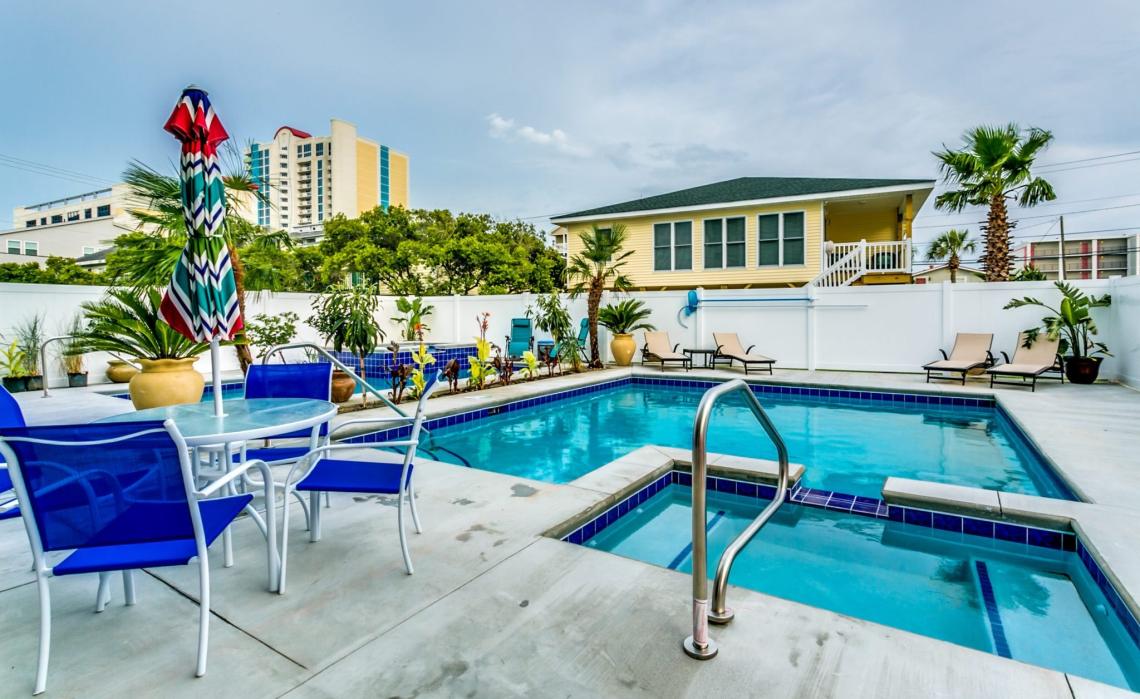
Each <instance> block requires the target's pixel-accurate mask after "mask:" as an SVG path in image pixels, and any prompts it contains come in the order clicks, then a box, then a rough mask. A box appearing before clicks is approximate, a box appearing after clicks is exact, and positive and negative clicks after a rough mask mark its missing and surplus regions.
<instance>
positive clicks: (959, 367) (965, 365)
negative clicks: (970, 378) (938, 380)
mask: <svg viewBox="0 0 1140 699" xmlns="http://www.w3.org/2000/svg"><path fill="white" fill-rule="evenodd" d="M985 363H986V362H985V360H982V361H980V362H967V361H961V362H959V361H955V360H953V359H939V360H938V361H937V362H931V363H929V364H925V365H923V367H922V368H923V369H931V370H942V371H969V370H970V369H975V368H977V367H980V366H982V365H984V364H985Z"/></svg>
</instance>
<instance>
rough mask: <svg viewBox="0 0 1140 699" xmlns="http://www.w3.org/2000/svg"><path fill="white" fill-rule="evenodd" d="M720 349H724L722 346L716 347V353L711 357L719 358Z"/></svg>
mask: <svg viewBox="0 0 1140 699" xmlns="http://www.w3.org/2000/svg"><path fill="white" fill-rule="evenodd" d="M721 347H724V345H717V346H716V351H715V352H714V353H713V356H714V357H719V356H721V354H720V348H721Z"/></svg>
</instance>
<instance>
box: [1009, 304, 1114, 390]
mask: <svg viewBox="0 0 1140 699" xmlns="http://www.w3.org/2000/svg"><path fill="white" fill-rule="evenodd" d="M1055 284H1056V287H1057V289H1059V290H1060V292H1061V304H1060V306H1058V307H1057V308H1054V307H1052V306H1050V305H1048V304H1046V303H1043V302H1041V301H1039V300H1038V299H1035V298H1031V297H1029V296H1026V297H1024V298H1020V299H1013V300H1012V301H1010V302H1009V303H1007V304H1006V305H1005V307H1006V308H1021V307H1022V306H1040V307H1041V308H1044V309H1045V310H1047V311H1049V312H1050V313H1052V315H1048V316H1045V317H1044V318H1042V319H1041V327H1040V328H1030V329H1028V330H1026V331H1025V332H1026V335H1027V336H1028V340H1029V342H1030V343H1032V342H1033V341H1035V340H1036V339H1037V335H1038V334H1039V333H1041V332H1042V331H1044V332H1045V334H1046V335H1047V336H1048V337H1049V339H1050V340H1054V339H1057V338H1058V337H1059V338H1060V339H1061V343H1060V347H1059V351H1060V353H1061V356H1062V357H1064V360H1065V361H1064V363H1065V376H1067V377H1068V379H1069V380H1070V381H1072V382H1073V383H1078V384H1090V383H1093V382H1095V381H1096V379H1097V376H1098V375H1099V374H1100V363H1101V362H1102V361H1103V360H1104V358H1105V357H1111V356H1112V354H1111V353H1110V352H1109V351H1108V347H1106V346H1105V344H1104V343H1103V342H1097V341H1095V340H1093V338H1094V337H1095V336H1096V333H1097V330H1096V322H1095V321H1094V320H1093V317H1092V314H1091V313H1089V310H1090V309H1093V308H1107V307H1108V306H1109V305H1111V303H1112V297H1111V296H1109V295H1108V294H1105V295H1104V296H1089V295H1088V294H1086V293H1084V292H1083V291H1081V290H1080V289H1078V288H1076V287H1075V286H1071V285H1069V284H1066V283H1065V282H1056V283H1055Z"/></svg>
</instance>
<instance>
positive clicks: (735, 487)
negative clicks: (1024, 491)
mask: <svg viewBox="0 0 1140 699" xmlns="http://www.w3.org/2000/svg"><path fill="white" fill-rule="evenodd" d="M705 482H706V484H707V487H708V489H709V490H714V491H717V492H721V493H731V494H734V495H738V496H741V497H748V498H755V499H757V500H764V501H768V500H771V499H772V498H774V497H775V496H776V488H775V486H770V485H766V484H763V483H753V482H750V481H742V480H736V479H734V478H725V477H723V476H711V475H710V476H707V477H706V480H705ZM671 483H675V484H677V485H681V486H685V487H691V486H692V484H693V474H692V473H690V472H688V471H676V470H674V471H669V472H667V473H665V474H664V475H662V476H659V477H658V478H655V479H654V480H653V481H652V482H650V483H648V484H646V485H644V486H642V487H641V488H640V489H638V490H637V491H636V492H634V493H632V494H630V495H628V496H626V497H625V498H623V499H622V500H621V501H620V502H618V503H617V504H615V505H612V506H611V507H609V508H607V509H606V510H605V511H604V512H602V513H601V514H598V515H595V516H594V517H593V518H592V519H590V521H588V522H586V523H585V524H582V525H580V526H579V527H577V528H576V529H574V530H573V531H572V532H570V533H569V534H567V535H565V536H563V537H562V541H566V542H569V543H571V544H585V543H586V542H587V541H589V540H590V539H591V538H592V537H594V536H596V535H598V534H600V533H601V532H603V531H605V529H606V528H608V527H610V526H612V525H613V524H615V523H617V522H619V521H620V520H621V518H622V517H624V516H625V515H627V514H629V513H630V512H633V511H634V510H636V509H637V507H638V506H639V505H641V504H643V503H644V502H645V501H646V500H648V499H649V498H651V497H653V496H654V495H656V494H657V493H659V492H660V491H661V490H662V489H663V488H664V487H665V486H667V485H669V484H671ZM787 497H788V500H789V501H790V502H793V503H796V504H799V505H804V506H807V507H817V508H821V509H828V510H838V511H841V512H847V513H850V514H854V515H859V516H863V517H873V518H878V519H886V520H890V521H893V522H898V523H900V524H903V525H904V526H920V527H925V528H928V529H938V530H941V531H948V532H954V533H958V534H962V535H968V536H977V537H981V538H986V539H991V540H995V541H1010V542H1014V543H1019V544H1022V545H1024V546H1030V547H1038V548H1044V549H1051V550H1054V551H1065V552H1068V553H1076V554H1077V556H1078V558H1079V559H1080V561H1081V563H1082V564H1083V565H1084V567H1085V570H1086V571H1088V573H1089V576H1090V577H1091V578H1092V579H1093V581H1094V582H1095V583H1096V586H1097V588H1098V589H1099V590H1100V591H1101V593H1102V594H1103V595H1104V597H1105V600H1107V601H1108V604H1109V606H1110V607H1112V610H1113V612H1115V613H1116V616H1117V619H1119V620H1120V622H1121V624H1122V625H1123V626H1124V628H1125V629H1126V630H1127V632H1128V636H1129V637H1130V638H1131V639H1132V641H1133V643H1135V644H1136V646H1137V647H1140V621H1137V619H1136V617H1135V616H1134V615H1133V613H1132V610H1131V608H1130V607H1129V606H1128V605H1127V604H1126V603H1125V602H1124V599H1123V598H1122V597H1121V596H1120V594H1119V593H1118V592H1117V591H1116V588H1115V587H1113V585H1112V582H1111V581H1110V580H1109V579H1108V576H1106V575H1105V574H1104V571H1103V570H1102V569H1101V567H1100V564H1098V563H1097V561H1096V559H1095V558H1094V557H1093V556H1092V554H1091V553H1090V552H1089V550H1088V549H1087V548H1086V547H1085V545H1084V543H1083V542H1082V541H1081V540H1080V538H1079V537H1078V536H1077V535H1076V534H1074V533H1072V532H1065V531H1057V530H1052V529H1039V528H1036V527H1031V526H1025V525H1020V524H1012V523H1009V522H1000V521H995V520H988V519H982V518H978V517H968V516H965V515H956V514H949V513H946V512H935V511H933V510H925V509H923V508H916V507H907V506H903V505H888V504H887V503H886V502H884V501H882V500H877V499H875V498H867V497H862V496H860V497H854V496H851V495H846V494H844V493H834V492H831V491H828V490H820V489H818V488H803V487H799V486H797V487H796V488H794V489H793V490H791V491H789V494H788V496H787ZM711 524H712V522H711V521H710V525H709V526H710V527H711ZM690 545H691V543H690ZM980 577H981V576H980V574H979V578H980ZM987 580H988V573H987ZM983 594H984V590H983ZM990 594H991V595H992V587H991V592H990ZM987 604H988V603H987ZM995 609H996V607H995ZM988 611H989V609H988V607H987V612H988ZM1000 622H1001V619H1000V617H999V618H998V624H1000ZM993 626H994V623H993V620H992V619H991V628H992V627H993ZM1002 631H1003V638H1004V629H1003V630H1002ZM996 644H997V640H996V638H995V646H996ZM1005 649H1006V652H1007V653H1008V651H1009V647H1008V643H1007V644H1006V645H1005ZM998 652H999V653H1000V650H999V651H998ZM1006 657H1009V656H1008V655H1006Z"/></svg>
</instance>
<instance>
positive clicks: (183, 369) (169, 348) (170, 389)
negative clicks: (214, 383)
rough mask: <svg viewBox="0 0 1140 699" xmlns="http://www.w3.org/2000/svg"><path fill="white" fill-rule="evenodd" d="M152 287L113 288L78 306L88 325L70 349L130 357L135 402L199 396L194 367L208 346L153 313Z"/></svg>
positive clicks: (155, 403)
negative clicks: (135, 367)
mask: <svg viewBox="0 0 1140 699" xmlns="http://www.w3.org/2000/svg"><path fill="white" fill-rule="evenodd" d="M161 302H162V295H161V294H160V292H159V291H158V290H157V289H140V290H131V289H112V290H110V291H108V292H107V296H105V297H104V298H103V299H101V300H99V301H91V302H88V303H85V304H83V305H82V309H83V313H84V315H85V316H86V317H87V321H88V324H87V328H86V330H84V331H83V332H82V333H80V334H79V338H78V339H77V340H76V341H75V345H74V348H75V351H81V352H110V353H112V354H116V355H121V356H125V357H133V358H134V359H135V361H137V362H138V364H139V365H140V366H141V367H142V371H141V372H140V373H138V374H135V375H134V376H133V377H131V381H130V394H131V402H132V403H134V405H135V407H136V408H138V409H140V410H142V409H144V408H156V407H159V406H164V405H176V404H179V403H197V402H198V401H200V400H202V390H203V387H204V386H205V383H206V382H205V379H204V378H203V377H202V375H201V374H199V373H198V372H197V371H196V370H195V369H194V363H195V362H197V361H198V357H199V355H201V354H202V353H204V352H206V351H208V350H209V349H210V345H209V344H207V343H205V342H194V341H193V340H190V339H188V338H186V337H184V336H182V335H180V334H178V333H177V332H175V330H174V329H173V328H171V327H170V326H169V325H167V324H166V323H165V322H163V321H162V319H160V318H159V317H158V307H159V304H160V303H161Z"/></svg>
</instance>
